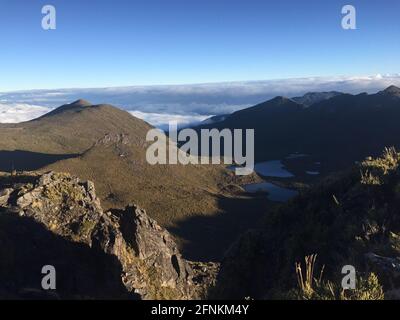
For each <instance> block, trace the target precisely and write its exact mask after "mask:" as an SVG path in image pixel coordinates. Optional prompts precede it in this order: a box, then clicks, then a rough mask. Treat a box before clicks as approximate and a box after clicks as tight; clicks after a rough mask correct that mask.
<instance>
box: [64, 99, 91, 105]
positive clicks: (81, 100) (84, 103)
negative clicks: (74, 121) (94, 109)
mask: <svg viewBox="0 0 400 320" xmlns="http://www.w3.org/2000/svg"><path fill="white" fill-rule="evenodd" d="M69 105H70V106H74V107H89V106H91V105H92V103H90V102H89V101H87V100H84V99H78V100H76V101H74V102H72V103H70V104H69Z"/></svg>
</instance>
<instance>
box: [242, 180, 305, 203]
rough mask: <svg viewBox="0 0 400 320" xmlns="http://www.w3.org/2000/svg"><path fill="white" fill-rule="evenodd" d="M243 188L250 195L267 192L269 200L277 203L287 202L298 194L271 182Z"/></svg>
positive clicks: (247, 185)
mask: <svg viewBox="0 0 400 320" xmlns="http://www.w3.org/2000/svg"><path fill="white" fill-rule="evenodd" d="M243 188H244V190H246V192H249V193H257V192H267V198H268V199H269V200H271V201H277V202H286V201H288V200H289V199H291V198H293V197H295V196H296V195H297V194H298V192H297V191H296V190H292V189H287V188H282V187H279V186H277V185H275V184H272V183H270V182H261V183H252V184H246V185H244V186H243Z"/></svg>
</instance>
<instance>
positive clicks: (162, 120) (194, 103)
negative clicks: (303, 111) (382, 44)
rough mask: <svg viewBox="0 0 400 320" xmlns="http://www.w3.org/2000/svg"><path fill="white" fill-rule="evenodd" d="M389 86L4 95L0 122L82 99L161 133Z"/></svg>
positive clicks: (385, 79) (377, 78)
mask: <svg viewBox="0 0 400 320" xmlns="http://www.w3.org/2000/svg"><path fill="white" fill-rule="evenodd" d="M390 85H396V86H400V74H392V75H379V74H378V75H374V76H362V77H360V76H354V77H329V78H328V77H326V78H321V77H314V78H313V77H310V78H294V79H278V80H261V81H241V82H223V83H206V84H190V85H162V86H130V87H109V88H95V89H86V88H85V89H53V90H32V91H15V92H3V93H0V123H6V122H9V123H15V122H21V121H27V120H31V119H34V118H37V117H39V116H41V115H43V114H45V113H47V112H48V111H50V110H52V109H54V108H56V107H58V106H60V105H63V104H66V103H70V102H72V101H74V100H77V99H80V98H83V99H85V100H89V101H91V102H92V103H94V104H99V103H109V104H112V105H115V106H117V107H120V108H122V109H124V110H127V111H129V112H131V113H132V114H133V115H134V116H136V117H138V118H141V119H143V120H145V121H147V122H149V123H150V124H152V125H154V126H157V127H159V128H162V129H164V128H165V126H166V124H167V123H168V121H170V120H175V121H177V122H178V123H180V124H182V125H187V124H190V123H193V122H199V121H202V120H204V119H206V118H207V117H210V116H212V115H219V114H226V113H231V112H234V111H237V110H240V109H243V108H246V107H248V106H251V105H254V104H257V103H260V102H263V101H265V100H268V99H271V98H273V97H275V96H278V95H281V96H286V97H294V96H300V95H303V94H305V93H306V92H310V91H341V92H345V93H353V94H355V93H361V92H368V93H375V92H377V91H380V90H382V89H384V88H386V87H388V86H390Z"/></svg>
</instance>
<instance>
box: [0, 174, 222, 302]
mask: <svg viewBox="0 0 400 320" xmlns="http://www.w3.org/2000/svg"><path fill="white" fill-rule="evenodd" d="M44 265H53V266H54V267H55V269H56V271H57V288H56V290H51V291H45V290H43V289H42V287H41V281H42V278H43V277H44V275H43V274H41V270H42V267H43V266H44ZM216 272H217V266H216V265H215V264H211V263H210V264H207V263H197V262H188V261H186V260H185V259H183V258H182V256H181V255H180V253H179V250H178V248H177V245H176V243H175V242H174V240H173V238H172V236H171V235H170V234H169V233H168V231H166V230H165V229H163V228H162V227H160V226H159V225H158V224H157V222H156V221H154V220H153V219H151V218H150V217H148V216H147V214H146V212H145V211H144V210H142V209H140V208H138V207H137V206H135V205H130V206H128V207H126V208H125V209H124V210H111V211H108V212H103V209H102V207H101V204H100V201H99V199H98V198H97V196H96V192H95V187H94V184H93V183H92V182H90V181H85V182H84V181H80V180H79V179H78V178H77V177H73V176H70V175H68V174H63V173H55V172H50V173H46V174H43V175H40V174H37V173H27V174H26V173H24V174H19V175H13V176H11V175H3V176H0V298H59V299H66V298H68V299H71V298H72V299H99V298H100V299H101V298H126V299H131V298H132V299H133V298H135V299H201V298H204V297H205V296H206V294H207V290H208V288H209V287H210V286H211V285H212V284H213V282H214V277H215V274H216Z"/></svg>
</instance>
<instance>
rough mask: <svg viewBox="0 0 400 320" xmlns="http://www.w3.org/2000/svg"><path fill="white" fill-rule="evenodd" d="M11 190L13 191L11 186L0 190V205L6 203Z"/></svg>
mask: <svg viewBox="0 0 400 320" xmlns="http://www.w3.org/2000/svg"><path fill="white" fill-rule="evenodd" d="M11 192H13V189H11V188H6V189H3V190H0V207H2V206H6V205H7V204H8V199H9V198H10V195H11Z"/></svg>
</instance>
